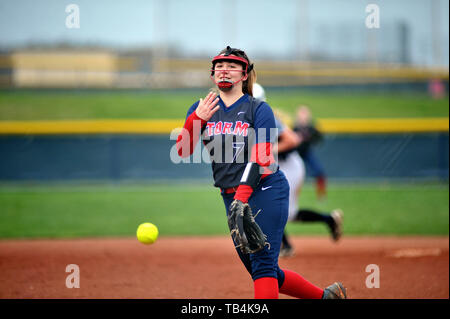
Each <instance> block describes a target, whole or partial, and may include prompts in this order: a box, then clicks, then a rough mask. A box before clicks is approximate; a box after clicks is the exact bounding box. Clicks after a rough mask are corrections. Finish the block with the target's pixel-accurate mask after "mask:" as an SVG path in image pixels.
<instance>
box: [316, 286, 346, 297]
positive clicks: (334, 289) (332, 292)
mask: <svg viewBox="0 0 450 319" xmlns="http://www.w3.org/2000/svg"><path fill="white" fill-rule="evenodd" d="M322 299H347V289H345V287H344V285H343V284H341V283H340V282H335V283H334V284H332V285H330V286H328V287H327V288H325V289H324V290H323V295H322Z"/></svg>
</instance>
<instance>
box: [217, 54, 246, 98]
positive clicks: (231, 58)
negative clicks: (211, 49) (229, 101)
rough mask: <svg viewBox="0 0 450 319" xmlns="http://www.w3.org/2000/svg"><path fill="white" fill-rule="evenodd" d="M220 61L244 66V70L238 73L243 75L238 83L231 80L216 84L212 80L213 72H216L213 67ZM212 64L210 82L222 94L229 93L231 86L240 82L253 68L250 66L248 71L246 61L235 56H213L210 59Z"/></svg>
mask: <svg viewBox="0 0 450 319" xmlns="http://www.w3.org/2000/svg"><path fill="white" fill-rule="evenodd" d="M221 61H227V62H235V63H239V64H243V65H244V70H239V72H242V73H243V74H242V77H241V78H240V79H239V80H238V81H235V82H233V81H231V80H223V81H218V82H216V81H215V80H214V77H213V76H214V72H216V70H214V65H215V63H217V62H221ZM212 64H213V68H212V69H211V80H212V81H213V82H214V84H216V85H217V87H218V88H219V90H221V91H224V92H227V91H230V90H231V89H232V88H233V86H234V85H235V84H236V83H239V82H240V81H242V80H243V79H244V77H245V76H246V75H247V73H248V72H249V71H250V70H251V69H252V68H253V65H251V66H250V69H249V67H248V61H247V60H246V59H244V58H241V57H238V56H235V55H218V56H215V57H214V58H213V59H212ZM233 71H234V70H233ZM236 71H237V70H236Z"/></svg>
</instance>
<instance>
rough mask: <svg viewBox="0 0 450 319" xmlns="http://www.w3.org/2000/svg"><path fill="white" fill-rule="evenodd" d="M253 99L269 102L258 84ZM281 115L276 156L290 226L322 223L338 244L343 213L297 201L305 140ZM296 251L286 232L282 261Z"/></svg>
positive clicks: (275, 150)
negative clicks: (301, 147) (286, 185)
mask: <svg viewBox="0 0 450 319" xmlns="http://www.w3.org/2000/svg"><path fill="white" fill-rule="evenodd" d="M253 96H254V97H255V98H257V99H260V100H262V101H266V94H265V90H264V88H263V87H262V86H261V85H260V84H258V83H255V84H254V85H253ZM283 117H285V116H283V115H282V113H281V112H280V111H275V123H276V126H277V129H278V143H277V144H276V145H275V146H274V152H277V153H278V164H279V165H280V170H282V171H283V172H284V174H285V175H286V178H287V180H288V183H289V187H290V190H289V217H288V221H291V222H323V223H325V224H326V225H327V226H328V228H329V230H330V233H331V236H332V238H333V240H334V241H338V240H339V239H340V237H341V235H342V216H343V213H342V211H341V210H339V209H336V210H334V211H332V212H331V214H328V213H320V212H317V211H314V210H312V209H299V205H298V199H299V194H300V191H301V187H302V186H303V182H304V180H305V165H304V164H303V160H302V158H301V157H300V156H299V154H298V152H297V149H298V147H299V145H301V144H302V143H303V140H302V137H301V136H298V135H297V134H296V133H294V132H293V131H292V130H291V129H290V128H289V127H288V126H286V125H284V124H283V122H282V120H281V118H283ZM293 254H294V249H293V246H292V244H291V243H290V242H289V240H288V236H287V233H286V229H285V230H284V233H283V239H282V245H281V250H280V256H281V257H285V256H286V257H287V256H292V255H293Z"/></svg>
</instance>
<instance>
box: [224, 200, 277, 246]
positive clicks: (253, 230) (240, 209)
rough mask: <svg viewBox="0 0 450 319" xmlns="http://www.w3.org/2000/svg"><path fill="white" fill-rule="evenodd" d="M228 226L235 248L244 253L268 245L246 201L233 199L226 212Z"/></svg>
mask: <svg viewBox="0 0 450 319" xmlns="http://www.w3.org/2000/svg"><path fill="white" fill-rule="evenodd" d="M228 227H229V229H230V232H231V237H232V238H233V241H234V243H235V244H236V248H239V249H240V250H241V252H242V253H244V254H253V253H256V252H258V251H260V250H262V249H264V246H265V245H269V243H268V242H267V241H266V239H267V237H266V235H264V233H263V232H262V230H261V228H260V227H259V225H258V224H257V223H256V221H255V218H254V217H253V214H252V209H251V208H250V205H249V204H248V203H245V204H244V203H243V202H241V201H240V200H238V199H236V200H234V201H233V202H232V203H231V205H230V209H229V213H228Z"/></svg>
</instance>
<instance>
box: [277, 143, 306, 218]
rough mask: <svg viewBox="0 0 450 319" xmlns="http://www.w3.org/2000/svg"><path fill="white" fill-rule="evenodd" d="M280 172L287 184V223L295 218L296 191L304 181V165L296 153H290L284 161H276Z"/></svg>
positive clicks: (296, 208)
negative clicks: (288, 189)
mask: <svg viewBox="0 0 450 319" xmlns="http://www.w3.org/2000/svg"><path fill="white" fill-rule="evenodd" d="M278 164H279V165H280V170H281V171H283V173H284V175H286V178H287V180H288V183H289V187H290V191H289V217H288V221H291V220H293V219H294V218H295V215H296V214H297V211H298V191H299V188H300V187H301V186H302V185H303V182H304V180H305V164H304V163H303V160H302V158H301V157H300V155H298V153H297V152H291V153H289V155H288V156H287V157H286V159H285V160H281V159H279V160H278Z"/></svg>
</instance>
